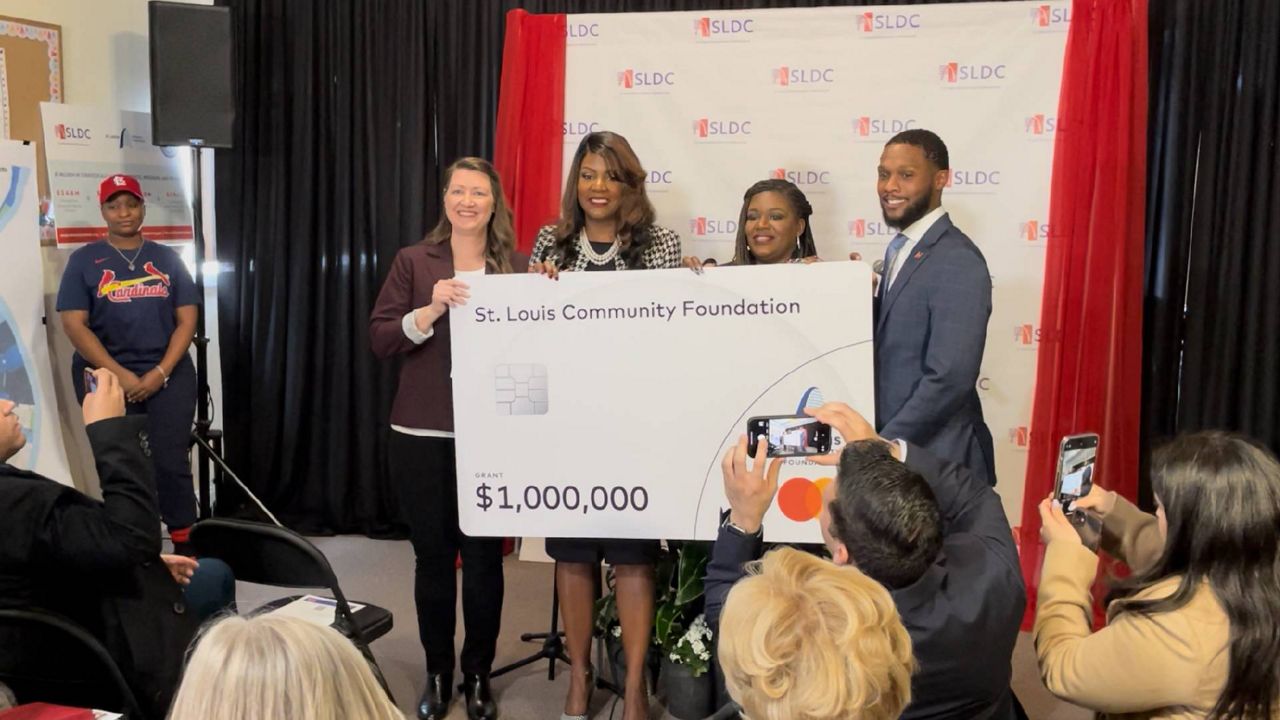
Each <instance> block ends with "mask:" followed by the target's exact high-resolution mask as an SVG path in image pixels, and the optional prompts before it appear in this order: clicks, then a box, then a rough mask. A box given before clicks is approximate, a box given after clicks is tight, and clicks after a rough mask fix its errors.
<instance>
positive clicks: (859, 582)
mask: <svg viewBox="0 0 1280 720" xmlns="http://www.w3.org/2000/svg"><path fill="white" fill-rule="evenodd" d="M748 573H749V574H748V576H747V578H746V579H744V580H742V581H740V582H739V583H738V584H736V585H734V586H733V590H731V591H730V592H729V597H728V599H727V600H726V601H725V606H724V612H723V614H722V615H721V618H720V638H719V641H718V642H719V646H718V654H719V658H720V665H721V667H722V668H723V670H724V676H725V685H726V687H727V688H728V690H729V695H730V697H732V698H733V699H734V701H735V702H737V703H738V704H739V705H741V706H742V709H743V713H744V715H745V716H746V717H747V718H749V719H750V720H783V719H786V720H837V719H840V720H892V719H893V718H896V717H898V716H899V715H900V714H901V713H902V709H903V708H904V707H906V705H907V702H908V701H910V699H911V672H912V670H913V669H914V662H913V660H912V657H911V638H910V637H909V636H908V635H907V631H906V629H905V628H904V627H903V626H902V621H901V620H900V619H899V617H898V610H897V608H896V607H895V606H894V604H893V599H892V598H890V597H889V592H888V591H887V590H885V589H884V586H882V585H881V584H880V583H878V582H876V581H874V580H872V579H871V578H868V577H867V576H866V575H863V574H862V573H861V572H860V571H858V570H857V569H856V568H854V567H852V566H849V565H845V566H840V565H835V564H833V563H831V562H829V561H827V560H822V559H819V558H817V557H814V556H813V555H809V554H808V553H804V552H800V551H798V550H794V549H792V548H779V549H778V550H774V551H772V552H770V553H769V554H767V555H765V556H764V558H762V559H761V560H759V561H757V562H755V563H752V564H751V565H750V566H748Z"/></svg>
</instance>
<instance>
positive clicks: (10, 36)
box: [0, 15, 64, 244]
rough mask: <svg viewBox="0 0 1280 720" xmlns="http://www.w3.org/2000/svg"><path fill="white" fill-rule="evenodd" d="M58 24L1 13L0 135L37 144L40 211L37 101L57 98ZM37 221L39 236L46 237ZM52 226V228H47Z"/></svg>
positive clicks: (44, 181)
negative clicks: (7, 15)
mask: <svg viewBox="0 0 1280 720" xmlns="http://www.w3.org/2000/svg"><path fill="white" fill-rule="evenodd" d="M63 94H64V93H63V86H62V28H61V27H60V26H58V25H50V24H49V23H42V22H36V21H34V20H23V19H20V18H13V17H6V16H4V15H0V136H2V137H6V138H9V139H11V140H27V141H30V142H31V143H33V144H34V145H35V146H36V172H37V176H38V183H39V186H38V187H39V192H40V211H41V215H42V216H43V215H44V213H45V209H46V208H47V207H48V201H49V179H48V177H46V175H45V161H44V145H43V142H42V138H41V129H40V128H41V124H40V103H42V102H62V101H63ZM45 229H46V228H45V225H44V223H43V222H42V223H41V228H40V231H41V242H42V244H43V243H48V244H52V243H53V236H52V234H50V236H49V237H48V238H45V237H44V235H45ZM49 229H50V231H52V228H49Z"/></svg>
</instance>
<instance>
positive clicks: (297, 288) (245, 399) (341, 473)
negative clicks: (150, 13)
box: [216, 0, 439, 535]
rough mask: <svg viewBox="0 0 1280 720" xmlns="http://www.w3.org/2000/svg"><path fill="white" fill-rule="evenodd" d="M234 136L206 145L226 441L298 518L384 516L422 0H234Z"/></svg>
mask: <svg viewBox="0 0 1280 720" xmlns="http://www.w3.org/2000/svg"><path fill="white" fill-rule="evenodd" d="M231 7H232V8H233V14H234V18H235V32H236V36H237V43H236V63H237V76H238V77H237V84H238V101H239V122H238V126H239V127H238V132H237V137H236V148H235V149H234V150H232V151H223V152H220V153H219V155H218V157H217V163H216V165H217V172H216V174H217V180H216V189H217V196H218V206H217V222H218V254H219V258H220V260H222V261H223V262H224V263H227V264H228V265H229V271H228V272H225V273H223V274H222V275H221V276H220V277H219V279H218V280H219V288H218V309H219V332H220V341H221V344H222V363H223V383H224V393H223V395H224V402H225V407H224V408H223V409H222V412H223V416H224V426H225V432H226V454H227V458H228V460H229V462H230V464H231V465H232V467H233V468H235V469H237V470H238V471H239V472H240V473H241V474H242V475H243V476H244V477H245V479H246V482H247V483H248V484H249V486H250V487H251V488H252V489H253V490H254V491H255V492H256V493H257V494H258V495H259V496H260V497H261V498H262V500H263V502H264V503H265V504H266V505H267V507H268V508H270V509H272V510H273V511H274V512H276V514H277V515H279V516H280V518H281V520H282V521H284V522H286V523H287V524H289V525H291V526H293V527H295V528H299V529H302V530H306V531H309V532H363V533H367V534H371V535H384V534H389V533H395V532H397V530H399V528H397V527H396V524H397V519H396V515H395V512H394V508H393V505H392V503H391V500H390V498H391V494H390V490H389V487H388V486H387V483H386V473H385V472H384V467H383V466H384V462H383V456H384V454H385V453H384V438H383V435H382V432H383V430H382V429H383V428H384V427H385V426H386V419H387V415H388V409H389V407H390V398H391V393H392V391H393V389H394V376H393V374H392V373H393V368H390V367H386V366H384V365H383V364H382V363H379V362H377V361H375V359H374V357H373V356H372V354H371V353H370V351H369V341H368V317H369V311H370V308H371V306H372V303H373V299H374V297H375V296H376V293H377V291H378V287H379V285H378V283H379V281H380V279H381V275H382V272H381V270H382V268H383V266H384V264H385V263H388V262H389V261H390V259H391V257H392V256H393V255H394V253H395V251H396V250H397V248H399V247H400V246H401V245H402V244H404V243H405V242H407V241H411V240H414V239H417V238H420V237H421V236H422V234H423V232H424V228H426V225H427V223H428V222H430V221H432V220H433V219H434V217H433V215H434V211H433V210H434V209H433V207H432V206H431V205H432V204H431V203H427V202H425V200H424V199H425V198H428V197H435V196H437V195H438V194H439V193H438V192H437V188H436V184H437V182H438V181H437V179H436V175H437V163H436V162H435V154H434V151H433V148H432V143H433V138H432V132H433V127H432V124H431V122H430V117H431V97H432V80H431V75H430V74H429V73H428V72H427V70H426V68H427V61H428V42H427V38H428V37H430V35H429V33H428V18H427V8H428V6H427V4H426V3H423V2H421V1H420V0H380V1H379V2H350V1H349V0H311V1H308V2H297V0H241V1H238V2H235V3H232V4H231Z"/></svg>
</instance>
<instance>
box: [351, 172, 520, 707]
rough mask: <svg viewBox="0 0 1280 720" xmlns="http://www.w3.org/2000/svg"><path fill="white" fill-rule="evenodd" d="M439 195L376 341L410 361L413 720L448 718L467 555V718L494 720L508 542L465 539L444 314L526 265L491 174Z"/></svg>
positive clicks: (404, 400)
mask: <svg viewBox="0 0 1280 720" xmlns="http://www.w3.org/2000/svg"><path fill="white" fill-rule="evenodd" d="M444 187H445V191H444V198H443V201H444V214H443V216H442V217H441V218H440V222H439V223H438V224H437V225H436V227H435V228H434V229H433V230H432V231H431V232H430V233H428V234H427V236H426V238H424V239H423V240H422V241H421V242H419V243H417V244H414V245H410V246H409V247H407V248H404V249H403V250H401V251H400V252H399V253H398V254H397V255H396V258H395V261H394V262H393V263H392V266H391V271H390V272H389V273H388V275H387V279H386V282H385V284H384V285H383V286H382V291H381V292H380V293H379V294H378V301H377V303H376V305H375V306H374V309H373V313H372V315H371V316H370V318H369V335H370V337H371V340H372V343H373V351H374V353H375V354H376V355H378V357H382V358H389V357H392V356H397V355H398V356H400V357H401V358H402V359H403V362H402V364H401V367H400V384H399V387H398V389H397V390H396V396H395V401H394V403H393V405H392V408H391V430H392V432H391V433H390V436H389V438H388V443H387V455H388V457H387V462H388V466H389V468H390V473H391V480H392V483H393V484H394V485H395V486H396V491H397V494H398V495H399V498H400V504H401V508H402V514H403V516H404V518H405V520H407V521H408V523H409V531H410V539H411V540H412V543H413V551H414V555H415V557H416V567H415V570H414V598H415V602H416V604H417V610H418V634H419V636H420V639H421V641H422V646H423V649H424V650H425V651H426V656H427V687H426V690H425V691H423V694H422V699H421V701H420V702H419V704H418V717H419V718H424V720H439V719H441V718H444V717H445V716H446V715H448V714H449V704H450V701H451V700H452V696H453V669H454V662H453V660H454V656H453V650H454V648H453V635H454V625H455V623H456V617H455V616H456V611H455V605H456V603H457V569H456V565H455V563H456V559H457V557H458V554H459V553H461V555H462V608H463V621H464V624H465V626H466V639H465V640H464V641H463V645H462V656H461V664H462V677H463V690H464V692H465V694H466V703H467V717H468V718H471V720H490V719H491V718H494V717H496V716H497V705H496V704H495V702H494V700H493V695H492V692H491V690H490V687H489V671H490V669H491V668H492V665H493V658H494V654H495V652H496V648H497V642H498V629H499V623H500V621H501V619H502V594H503V577H502V539H501V538H473V537H469V536H467V535H465V534H463V532H462V531H461V530H460V529H459V527H458V488H457V469H456V462H455V455H454V443H453V387H452V383H451V381H450V371H451V367H452V365H451V355H450V347H449V310H450V309H451V308H457V307H459V306H462V305H465V304H466V301H467V298H468V297H469V293H468V289H469V288H468V286H467V279H468V278H471V277H478V276H482V275H486V274H492V273H509V272H517V271H523V269H524V268H525V266H526V265H527V263H528V258H526V257H525V256H523V255H521V254H519V253H517V252H515V250H513V247H514V244H515V231H514V230H513V229H512V224H511V213H510V211H509V210H508V209H507V206H506V202H505V200H504V198H503V194H502V185H501V181H500V180H499V178H498V173H497V171H495V170H494V169H493V166H492V165H490V164H489V163H488V162H486V161H485V160H482V159H480V158H474V157H467V158H462V159H460V160H458V161H456V162H454V163H453V164H452V165H450V166H449V168H448V169H447V170H445V173H444Z"/></svg>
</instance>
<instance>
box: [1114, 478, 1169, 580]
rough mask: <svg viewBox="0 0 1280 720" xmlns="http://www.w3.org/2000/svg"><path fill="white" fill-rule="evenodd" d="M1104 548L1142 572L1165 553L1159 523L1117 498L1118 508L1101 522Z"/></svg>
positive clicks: (1135, 570) (1134, 569)
mask: <svg viewBox="0 0 1280 720" xmlns="http://www.w3.org/2000/svg"><path fill="white" fill-rule="evenodd" d="M1102 549H1103V550H1106V551H1107V553H1109V554H1110V555H1111V556H1112V557H1114V558H1116V559H1117V560H1119V561H1120V562H1122V563H1124V564H1126V565H1128V566H1129V568H1130V569H1132V570H1133V571H1134V572H1142V571H1143V570H1146V569H1147V568H1149V567H1151V566H1152V565H1154V564H1155V562H1156V561H1157V560H1159V559H1160V553H1162V552H1164V539H1163V538H1161V537H1160V524H1159V521H1157V520H1156V516H1155V515H1151V514H1148V513H1144V512H1142V511H1141V510H1139V509H1138V508H1137V507H1136V506H1135V505H1134V504H1133V503H1131V502H1129V501H1128V500H1126V499H1124V498H1123V497H1120V496H1119V495H1117V496H1116V506H1115V507H1114V508H1112V510H1111V512H1109V513H1107V516H1106V517H1105V518H1103V520H1102Z"/></svg>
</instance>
